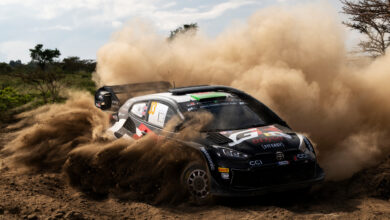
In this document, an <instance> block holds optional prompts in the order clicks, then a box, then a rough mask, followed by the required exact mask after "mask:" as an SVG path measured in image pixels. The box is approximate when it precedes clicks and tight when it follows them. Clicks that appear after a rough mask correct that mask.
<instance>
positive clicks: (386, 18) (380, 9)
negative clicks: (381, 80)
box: [341, 0, 390, 57]
mask: <svg viewBox="0 0 390 220" xmlns="http://www.w3.org/2000/svg"><path fill="white" fill-rule="evenodd" d="M341 3H342V4H343V7H342V10H343V13H345V14H347V15H350V16H351V18H350V20H351V21H350V22H343V24H345V25H346V26H347V27H350V28H352V29H355V30H357V31H359V32H360V33H362V34H364V35H365V36H366V37H367V39H366V40H362V41H361V42H360V43H359V46H360V47H361V49H362V51H363V52H367V53H369V54H370V55H372V56H374V57H376V56H380V55H384V54H385V52H386V48H387V47H388V46H389V45H390V0H358V1H352V0H341Z"/></svg>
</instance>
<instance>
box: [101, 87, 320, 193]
mask: <svg viewBox="0 0 390 220" xmlns="http://www.w3.org/2000/svg"><path fill="white" fill-rule="evenodd" d="M169 87H170V84H169V83H166V82H157V83H143V84H131V85H122V86H104V87H102V88H100V89H99V90H97V92H96V94H95V105H96V106H97V107H99V108H101V109H103V110H114V111H115V112H116V113H115V114H114V116H115V119H116V120H115V123H114V124H113V126H112V127H111V128H110V130H111V131H112V132H113V133H114V134H115V136H116V137H117V138H121V137H123V136H126V137H131V138H135V139H138V138H141V137H142V136H144V135H146V134H148V133H154V134H157V135H167V133H166V132H165V131H164V132H163V128H164V126H166V124H167V122H168V121H169V120H170V119H171V118H172V117H174V116H177V117H179V118H180V120H183V121H184V120H186V118H185V117H186V116H185V115H186V114H185V113H186V112H192V113H197V112H202V111H207V112H209V113H211V114H212V115H213V119H212V121H211V122H210V123H208V124H207V125H206V126H205V128H204V129H203V130H202V132H204V134H206V135H204V136H205V137H206V138H203V139H201V140H197V141H195V142H194V141H189V142H186V145H188V147H192V148H195V149H197V150H199V152H200V153H201V155H203V157H204V161H205V163H204V164H202V163H197V162H194V163H192V164H189V165H188V166H187V167H186V168H185V169H184V170H183V173H182V175H181V178H182V179H181V181H182V184H184V186H185V187H186V188H187V189H188V191H189V192H190V193H191V195H192V196H193V197H194V198H195V199H197V200H201V199H205V198H208V197H209V196H210V195H227V196H235V195H237V196H249V195H258V194H263V193H266V192H274V191H285V190H293V189H305V188H309V187H310V186H312V185H313V184H314V183H317V182H320V181H322V180H323V179H324V176H325V174H324V172H323V170H322V169H321V168H320V166H319V165H318V163H317V160H316V153H315V151H314V148H313V146H312V144H311V142H310V140H309V139H308V138H307V137H305V136H304V135H302V134H298V133H295V132H293V131H292V130H291V128H290V127H289V126H288V125H287V124H286V122H285V121H283V120H282V119H281V118H280V117H278V116H277V115H276V114H275V113H274V112H273V111H271V110H270V109H269V108H268V107H266V106H265V105H264V104H263V103H261V102H260V101H258V100H256V99H254V98H253V97H251V96H250V95H248V94H246V93H244V92H242V91H240V90H237V89H234V88H231V87H226V86H191V87H181V88H173V89H168V88H169ZM145 90H153V91H159V93H154V94H148V95H142V96H134V94H136V93H137V92H142V91H145ZM120 94H122V95H123V94H124V95H125V96H127V97H128V96H129V95H130V96H134V97H132V98H125V102H124V103H123V104H121V102H120V100H119V98H118V96H119V95H120Z"/></svg>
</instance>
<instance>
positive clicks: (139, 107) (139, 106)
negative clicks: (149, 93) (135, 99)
mask: <svg viewBox="0 0 390 220" xmlns="http://www.w3.org/2000/svg"><path fill="white" fill-rule="evenodd" d="M147 109H148V105H147V102H139V103H135V104H134V105H133V106H132V107H131V110H130V112H131V113H132V114H133V115H135V116H137V117H139V118H141V119H145V116H146V110H147Z"/></svg>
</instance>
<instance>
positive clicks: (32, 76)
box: [13, 44, 63, 103]
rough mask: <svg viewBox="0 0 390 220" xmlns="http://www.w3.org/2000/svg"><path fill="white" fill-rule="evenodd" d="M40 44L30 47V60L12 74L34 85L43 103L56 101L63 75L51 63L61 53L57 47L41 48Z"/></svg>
mask: <svg viewBox="0 0 390 220" xmlns="http://www.w3.org/2000/svg"><path fill="white" fill-rule="evenodd" d="M42 48H43V45H42V44H37V45H36V46H35V47H34V48H33V49H30V56H31V62H30V63H29V65H25V66H21V67H19V68H18V69H16V70H15V73H13V74H14V75H16V76H18V77H20V78H21V79H22V80H23V81H24V82H26V83H28V84H31V85H34V86H35V88H36V89H37V90H38V91H40V93H41V97H42V99H43V101H44V102H45V103H47V102H48V101H53V102H54V101H56V100H58V98H59V90H60V88H61V84H60V83H59V79H60V78H62V77H63V75H62V74H61V73H60V71H59V69H58V67H57V66H56V65H52V64H53V62H54V59H55V58H58V57H59V56H60V55H61V53H60V51H59V50H58V49H54V50H51V49H45V50H44V49H42Z"/></svg>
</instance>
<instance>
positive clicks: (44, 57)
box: [30, 44, 61, 70]
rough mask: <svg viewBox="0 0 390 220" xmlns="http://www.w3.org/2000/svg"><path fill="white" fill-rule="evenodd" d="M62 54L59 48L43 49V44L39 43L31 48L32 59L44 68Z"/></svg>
mask: <svg viewBox="0 0 390 220" xmlns="http://www.w3.org/2000/svg"><path fill="white" fill-rule="evenodd" d="M60 55H61V53H60V51H59V50H58V49H57V48H55V49H54V50H51V49H43V45H42V44H37V45H36V46H35V47H34V48H33V49H30V57H31V61H32V62H34V63H37V64H38V66H39V67H40V68H41V69H42V70H45V69H46V65H47V64H48V63H52V62H53V61H54V59H55V58H58V57H59V56H60Z"/></svg>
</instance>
